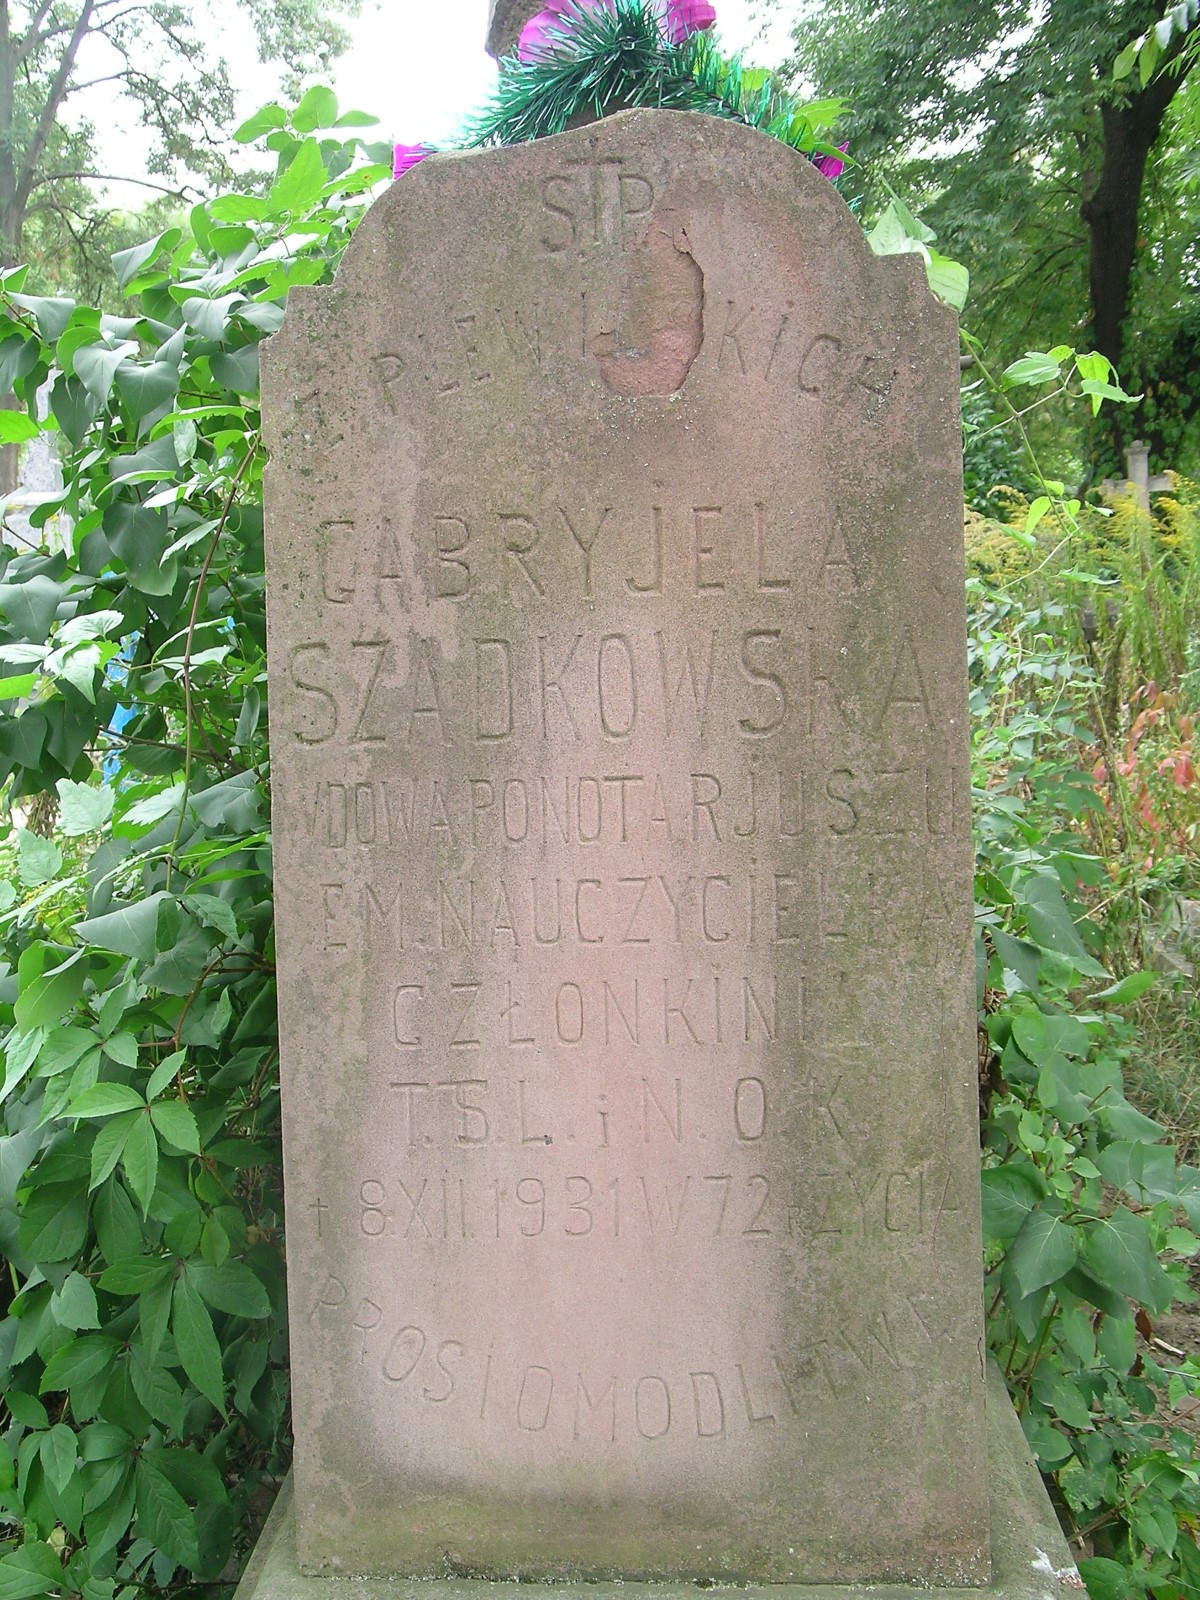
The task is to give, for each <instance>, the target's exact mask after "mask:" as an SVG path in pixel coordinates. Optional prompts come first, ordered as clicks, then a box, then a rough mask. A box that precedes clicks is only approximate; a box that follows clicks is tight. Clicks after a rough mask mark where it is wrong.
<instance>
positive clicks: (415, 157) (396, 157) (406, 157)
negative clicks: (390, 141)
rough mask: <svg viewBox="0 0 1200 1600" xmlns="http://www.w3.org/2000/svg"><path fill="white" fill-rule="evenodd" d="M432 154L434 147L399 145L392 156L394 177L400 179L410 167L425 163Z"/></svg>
mask: <svg viewBox="0 0 1200 1600" xmlns="http://www.w3.org/2000/svg"><path fill="white" fill-rule="evenodd" d="M432 154H433V147H432V145H427V144H398V145H397V146H396V148H395V151H394V152H393V155H392V177H393V178H399V177H400V176H401V175H402V174H403V173H405V172H407V171H408V169H409V167H415V166H416V164H417V162H418V161H424V159H425V157H426V156H431V155H432Z"/></svg>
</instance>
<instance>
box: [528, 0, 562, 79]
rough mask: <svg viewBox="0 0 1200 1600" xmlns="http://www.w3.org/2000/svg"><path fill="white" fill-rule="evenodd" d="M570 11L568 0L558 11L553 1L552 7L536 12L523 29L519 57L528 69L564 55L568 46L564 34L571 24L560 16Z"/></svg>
mask: <svg viewBox="0 0 1200 1600" xmlns="http://www.w3.org/2000/svg"><path fill="white" fill-rule="evenodd" d="M568 9H569V8H568V6H567V4H566V0H563V3H562V4H561V5H560V7H559V8H558V9H553V0H551V6H548V7H547V8H546V10H544V11H536V12H534V14H533V16H532V17H530V19H529V21H528V22H527V23H526V24H525V26H524V27H523V28H522V29H521V37H520V38H519V39H518V40H517V56H518V59H519V60H521V61H522V62H524V64H525V65H526V66H527V67H529V66H534V65H535V64H536V63H537V62H539V61H547V60H549V59H550V58H551V57H553V56H556V55H560V54H561V53H562V51H563V49H564V46H565V44H566V41H565V40H564V38H563V34H564V33H566V32H567V31H568V30H569V22H568V20H567V19H565V18H564V17H562V16H560V14H559V11H560V10H562V11H566V10H568Z"/></svg>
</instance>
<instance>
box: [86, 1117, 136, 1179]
mask: <svg viewBox="0 0 1200 1600" xmlns="http://www.w3.org/2000/svg"><path fill="white" fill-rule="evenodd" d="M140 1114H141V1108H140V1106H139V1108H138V1110H136V1111H127V1112H126V1113H125V1114H124V1116H119V1117H113V1118H112V1119H111V1120H110V1121H108V1122H106V1123H105V1124H104V1126H103V1127H102V1128H101V1129H100V1130H99V1131H98V1133H97V1134H96V1139H95V1143H94V1144H93V1145H92V1172H91V1179H90V1181H89V1183H88V1188H89V1189H98V1188H99V1187H100V1185H101V1184H102V1183H103V1182H104V1180H105V1178H107V1177H108V1175H109V1173H111V1172H112V1170H113V1168H114V1167H115V1166H116V1164H117V1162H118V1161H119V1160H120V1159H121V1152H122V1151H123V1150H124V1149H125V1141H126V1140H127V1139H128V1138H129V1135H130V1133H131V1132H132V1130H133V1125H134V1123H135V1122H136V1121H137V1120H138V1118H139V1116H140Z"/></svg>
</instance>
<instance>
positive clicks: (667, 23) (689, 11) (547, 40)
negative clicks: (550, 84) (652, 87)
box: [517, 0, 717, 66]
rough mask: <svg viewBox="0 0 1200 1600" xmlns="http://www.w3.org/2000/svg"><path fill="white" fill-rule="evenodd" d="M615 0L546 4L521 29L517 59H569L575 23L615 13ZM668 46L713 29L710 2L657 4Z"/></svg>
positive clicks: (660, 0)
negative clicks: (599, 13)
mask: <svg viewBox="0 0 1200 1600" xmlns="http://www.w3.org/2000/svg"><path fill="white" fill-rule="evenodd" d="M613 5H614V0H546V3H545V5H544V6H543V7H542V9H541V10H540V11H538V12H536V13H535V14H534V15H533V16H532V17H530V19H529V21H528V22H527V23H526V24H525V26H524V27H523V28H522V29H521V37H520V39H519V40H518V42H517V56H518V58H519V59H520V60H521V61H522V62H523V63H524V64H525V65H526V66H532V65H534V64H536V63H538V62H542V61H548V60H552V59H553V58H554V57H555V56H560V55H569V54H570V50H571V37H570V35H571V25H572V22H573V21H575V20H576V19H578V18H579V17H580V16H582V15H585V14H586V13H588V12H592V13H595V12H597V11H612V9H613ZM650 9H651V10H652V11H653V12H656V13H657V14H658V18H659V21H660V23H661V26H662V30H663V34H664V35H665V37H666V40H667V43H668V44H671V45H680V44H682V43H683V42H684V40H685V39H688V38H690V37H691V36H692V34H694V33H702V32H704V31H705V30H706V29H708V28H711V27H712V25H713V23H714V22H715V21H716V20H717V13H716V11H715V10H714V9H713V7H712V6H711V5H710V4H709V0H654V3H653V4H652V6H651V8H650Z"/></svg>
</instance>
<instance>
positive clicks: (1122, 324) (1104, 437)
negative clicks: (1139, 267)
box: [1079, 67, 1186, 472]
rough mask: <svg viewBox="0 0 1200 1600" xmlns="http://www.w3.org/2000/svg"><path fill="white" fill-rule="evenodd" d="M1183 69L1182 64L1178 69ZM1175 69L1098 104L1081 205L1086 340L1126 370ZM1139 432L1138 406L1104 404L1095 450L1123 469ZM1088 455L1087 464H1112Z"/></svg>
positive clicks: (1174, 87) (1175, 87) (1176, 84)
mask: <svg viewBox="0 0 1200 1600" xmlns="http://www.w3.org/2000/svg"><path fill="white" fill-rule="evenodd" d="M1184 70H1185V71H1186V67H1185V69H1184ZM1181 82H1182V74H1181V73H1173V72H1170V71H1167V70H1164V68H1163V67H1160V69H1159V72H1158V75H1157V76H1156V77H1154V78H1152V79H1151V81H1150V82H1149V83H1148V84H1147V85H1146V87H1145V88H1144V89H1141V90H1136V91H1134V92H1131V93H1130V95H1129V96H1128V98H1127V99H1125V100H1124V101H1120V102H1116V101H1113V102H1109V103H1108V104H1107V105H1104V106H1102V107H1101V110H1100V118H1101V126H1102V129H1103V135H1104V160H1103V164H1102V165H1101V168H1100V176H1099V180H1098V181H1097V183H1096V187H1095V188H1094V189H1093V190H1092V192H1091V194H1089V195H1088V196H1087V197H1086V198H1085V200H1084V201H1083V204H1082V205H1081V206H1080V208H1079V213H1080V216H1081V217H1082V218H1083V221H1084V222H1085V223H1086V225H1087V230H1088V289H1089V301H1090V307H1091V313H1090V316H1089V319H1088V326H1089V330H1090V341H1091V346H1092V348H1093V349H1094V350H1098V351H1099V352H1100V354H1101V355H1105V356H1107V357H1108V359H1109V360H1110V361H1111V362H1112V364H1113V366H1114V367H1115V368H1116V369H1117V371H1118V373H1120V374H1124V371H1125V368H1126V365H1127V363H1126V362H1125V352H1126V333H1127V329H1126V319H1127V317H1128V315H1129V309H1130V299H1131V296H1132V284H1133V266H1134V260H1135V257H1136V255H1137V248H1138V212H1139V209H1140V206H1141V198H1142V186H1143V183H1144V181H1145V176H1146V162H1147V159H1148V158H1149V155H1150V152H1151V150H1152V149H1153V148H1154V143H1155V141H1156V139H1157V138H1158V135H1159V133H1160V131H1161V129H1162V125H1163V120H1164V118H1165V117H1166V113H1167V108H1168V106H1169V105H1170V103H1171V100H1172V98H1173V96H1174V95H1176V94H1177V93H1178V92H1179V88H1180V84H1181ZM1138 431H1139V428H1138V423H1137V420H1136V413H1135V414H1134V415H1133V416H1132V417H1131V416H1130V413H1129V408H1128V407H1124V406H1119V405H1111V406H1106V407H1105V409H1104V411H1103V412H1102V413H1101V415H1100V417H1099V419H1098V427H1097V431H1096V432H1095V433H1094V434H1093V456H1096V455H1098V454H1103V455H1104V456H1105V457H1108V456H1110V455H1111V456H1112V458H1113V461H1114V462H1115V464H1116V465H1117V466H1118V467H1119V469H1120V471H1121V472H1124V461H1123V457H1122V451H1123V449H1124V445H1125V441H1126V439H1131V438H1133V437H1135V436H1136V435H1137V433H1138ZM1111 464H1112V463H1111V462H1108V461H1105V462H1098V461H1094V462H1093V465H1094V466H1096V465H1111Z"/></svg>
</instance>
